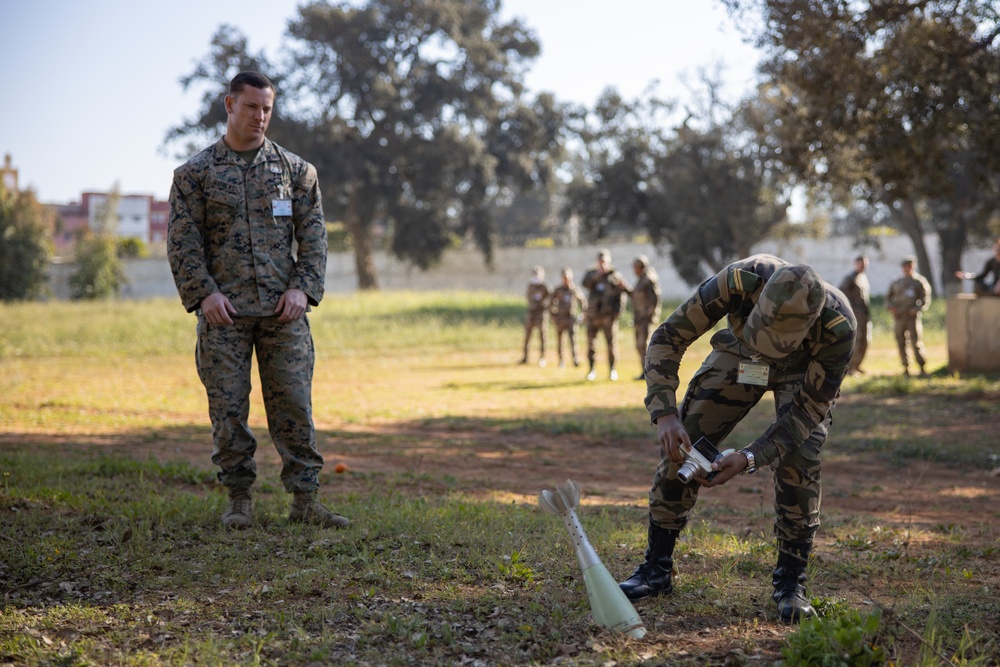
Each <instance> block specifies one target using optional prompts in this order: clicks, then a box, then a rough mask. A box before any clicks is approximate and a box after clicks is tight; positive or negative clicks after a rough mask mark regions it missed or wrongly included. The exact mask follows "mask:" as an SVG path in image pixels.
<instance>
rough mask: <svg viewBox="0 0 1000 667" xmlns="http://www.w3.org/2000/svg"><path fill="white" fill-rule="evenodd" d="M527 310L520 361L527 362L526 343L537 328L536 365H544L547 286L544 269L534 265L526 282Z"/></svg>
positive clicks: (547, 329) (547, 331) (547, 303)
mask: <svg viewBox="0 0 1000 667" xmlns="http://www.w3.org/2000/svg"><path fill="white" fill-rule="evenodd" d="M525 296H526V298H527V300H528V312H527V314H526V316H525V319H524V356H523V357H522V358H521V363H522V364H526V363H528V345H529V344H530V343H531V332H533V331H535V330H536V329H537V330H538V338H539V346H540V348H541V349H540V350H539V353H538V365H539V366H541V367H542V368H544V367H545V344H546V342H547V341H548V335H549V288H548V287H547V286H546V285H545V269H544V268H542V267H540V266H536V267H535V268H534V269H532V270H531V281H530V282H529V283H528V290H527V294H526V295H525Z"/></svg>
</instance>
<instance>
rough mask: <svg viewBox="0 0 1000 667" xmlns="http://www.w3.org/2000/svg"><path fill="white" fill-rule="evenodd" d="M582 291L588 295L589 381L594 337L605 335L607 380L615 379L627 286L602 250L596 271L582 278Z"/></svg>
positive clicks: (594, 375) (593, 376)
mask: <svg viewBox="0 0 1000 667" xmlns="http://www.w3.org/2000/svg"><path fill="white" fill-rule="evenodd" d="M583 287H584V288H585V289H587V290H588V293H587V361H588V362H589V363H590V371H589V372H588V373H587V379H588V380H595V379H597V371H595V370H594V359H595V358H596V357H597V333H598V332H599V331H603V332H604V340H605V341H607V343H608V366H610V372H609V374H608V377H609V378H611V379H612V380H617V379H618V371H617V370H615V363H616V362H617V360H618V317H619V316H620V315H621V312H622V306H623V305H624V302H625V295H626V290H627V289H628V285H627V284H626V283H625V279H624V278H622V274H620V273H618V271H616V270H615V268H614V267H613V266H611V253H610V252H609V251H607V250H601V251H600V252H599V253H597V267H596V268H593V269H591V270H590V271H587V273H586V274H584V276H583Z"/></svg>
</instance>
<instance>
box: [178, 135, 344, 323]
mask: <svg viewBox="0 0 1000 667" xmlns="http://www.w3.org/2000/svg"><path fill="white" fill-rule="evenodd" d="M276 199H291V209H292V210H291V215H290V216H275V215H274V208H273V203H272V202H273V201H274V200H276ZM295 243H297V244H298V248H297V251H296V250H295V249H294V248H293V244H295ZM326 252H327V240H326V222H325V220H324V218H323V205H322V201H321V197H320V191H319V184H318V181H317V177H316V170H315V169H314V168H313V166H312V165H311V164H309V163H308V162H306V161H305V160H303V159H302V158H300V157H298V156H297V155H295V154H293V153H290V152H288V151H286V150H285V149H283V148H281V147H280V146H278V145H277V144H275V143H274V142H272V141H270V140H267V139H265V140H264V144H263V146H261V149H260V151H259V152H258V153H257V156H256V158H255V159H254V161H253V164H251V165H250V166H249V167H248V168H247V167H246V164H245V163H244V162H243V159H242V158H241V157H240V156H238V155H237V154H236V153H234V152H233V151H232V150H231V149H230V148H229V147H228V146H227V145H226V143H225V142H224V141H223V140H221V139H220V140H219V141H218V142H217V143H216V144H215V145H214V146H210V147H208V148H206V149H205V150H203V151H201V152H200V153H198V154H197V155H195V156H194V157H193V158H191V159H190V160H189V161H188V162H186V163H185V164H183V165H181V166H180V167H178V168H177V169H176V170H175V171H174V182H173V186H172V187H171V188H170V222H169V225H168V228H167V257H168V259H169V260H170V269H171V271H172V272H173V274H174V282H175V283H176V284H177V291H178V293H179V294H180V297H181V301H182V302H183V303H184V307H185V308H187V310H188V312H191V311H195V310H197V309H198V308H199V307H200V306H201V302H202V300H203V299H205V297H207V296H209V295H211V294H212V293H214V292H221V293H222V294H224V295H225V296H226V297H227V298H228V299H229V301H230V302H231V303H232V304H233V307H234V308H235V309H236V314H237V315H240V316H249V317H264V316H271V315H274V309H275V308H276V307H277V305H278V299H279V298H281V295H282V294H283V293H284V292H286V291H287V290H289V289H299V290H302V291H303V292H305V294H306V297H307V298H308V300H309V303H310V304H311V305H314V306H315V305H317V304H318V303H319V301H320V299H322V298H323V290H324V281H325V279H326Z"/></svg>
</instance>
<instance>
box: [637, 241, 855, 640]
mask: <svg viewBox="0 0 1000 667" xmlns="http://www.w3.org/2000/svg"><path fill="white" fill-rule="evenodd" d="M722 318H726V320H727V324H728V326H727V327H726V328H724V329H721V330H719V331H717V332H716V333H715V334H714V335H713V336H712V348H713V349H712V352H711V353H710V354H709V355H708V358H707V359H705V361H704V363H703V364H702V366H701V368H700V369H699V370H698V372H697V373H696V374H695V376H694V377H693V379H692V380H691V383H690V385H689V386H688V390H687V394H686V395H685V397H684V402H683V403H682V404H681V405H678V404H677V399H676V392H677V387H678V383H679V381H678V374H677V373H678V368H679V366H680V362H681V357H682V356H683V355H684V352H685V351H686V350H687V348H688V347H689V346H690V345H691V343H693V342H694V341H695V340H696V339H697V338H699V337H700V336H702V335H704V334H705V333H707V332H709V331H711V330H712V329H713V327H714V326H715V325H716V323H717V322H719V320H721V319H722ZM854 327H855V321H854V314H853V313H852V312H851V307H850V304H849V303H848V302H847V298H846V297H845V296H844V295H843V294H842V293H841V292H840V291H839V290H838V289H836V288H835V287H833V286H831V285H829V284H827V283H824V282H823V281H822V280H820V278H819V276H817V275H816V273H815V272H814V271H813V270H812V269H810V268H809V267H807V266H804V265H792V264H789V263H788V262H785V261H784V260H781V259H778V258H777V257H773V256H771V255H755V256H753V257H749V258H747V259H743V260H740V261H738V262H735V263H733V264H731V265H729V266H728V267H726V268H725V269H723V270H722V271H720V272H719V273H718V274H717V275H715V276H713V277H712V278H709V279H708V280H707V281H705V282H704V283H702V285H701V286H700V287H699V288H698V289H697V291H696V292H695V293H694V294H693V295H692V296H691V297H690V298H689V299H688V300H687V301H686V302H685V303H684V304H682V305H681V306H680V307H679V308H678V309H677V310H676V311H674V313H673V314H672V315H670V317H668V318H667V320H666V321H665V322H664V323H663V324H661V325H660V326H659V327H658V328H657V329H656V331H655V332H654V333H653V337H652V340H651V341H650V345H649V350H648V351H647V354H646V385H647V395H646V408H647V409H648V411H649V415H650V418H651V419H652V421H653V423H654V424H656V429H657V439H658V441H659V444H660V448H661V452H662V453H663V459H662V461H661V462H660V464H659V466H658V467H657V469H656V474H655V476H654V477H653V486H652V488H651V489H650V492H649V537H648V548H647V550H646V560H645V562H644V563H643V564H642V565H640V566H639V567H638V568H637V569H636V571H635V573H633V574H632V576H631V577H629V579H627V580H626V581H624V582H622V583H621V588H622V590H623V591H624V592H625V594H626V595H627V596H628V597H629V599H632V600H638V599H642V598H644V597H647V596H650V595H659V594H665V593H670V592H671V590H672V589H673V586H672V579H671V571H672V567H673V551H674V545H675V543H676V541H677V537H678V535H679V533H680V531H681V530H682V529H683V528H684V526H685V524H686V523H687V520H688V516H689V515H690V513H691V510H692V508H693V507H694V505H695V502H696V501H697V499H698V490H699V488H700V487H701V486H705V487H712V486H718V485H719V484H724V483H726V482H727V481H729V480H730V479H732V478H733V477H734V476H735V475H737V474H739V473H741V472H743V473H752V472H754V471H755V470H757V469H758V468H763V467H770V468H771V470H772V471H773V473H774V509H775V521H774V532H775V534H776V536H777V540H778V564H777V567H776V568H775V570H774V575H773V579H772V584H773V587H774V593H773V596H772V597H773V599H774V601H775V602H777V604H778V612H779V614H780V616H781V618H782V619H783V620H784V621H786V622H792V621H798V620H799V619H800V618H802V617H805V616H809V615H812V614H813V613H814V612H813V609H812V607H811V606H810V605H809V602H808V598H807V597H806V594H805V587H804V583H805V576H806V575H805V570H806V564H807V559H808V557H809V554H810V552H811V550H812V543H813V536H814V535H815V533H816V530H817V529H818V528H819V517H820V470H821V468H822V464H821V462H820V449H821V447H822V446H823V442H824V441H825V440H826V436H827V432H828V430H829V428H830V424H831V421H832V410H833V406H834V402H835V400H836V398H837V396H838V394H839V392H840V385H841V382H842V381H843V379H844V376H845V375H846V374H847V367H848V364H849V363H850V360H851V352H852V350H853V347H854ZM767 392H772V393H773V394H774V403H775V421H774V422H773V423H772V424H771V425H770V426H769V427H768V428H767V430H766V431H765V432H764V433H763V434H762V435H761V436H760V437H758V438H757V439H756V440H754V441H753V442H752V443H750V444H749V445H747V446H746V447H744V448H743V449H741V450H740V451H738V452H734V453H731V454H729V455H728V456H726V457H724V458H723V459H721V460H720V461H719V462H717V463H716V464H714V466H713V468H716V469H717V470H718V472H717V474H716V476H715V477H714V478H713V479H712V480H711V481H707V480H706V479H704V478H695V479H692V480H691V481H690V483H688V484H685V483H683V482H681V480H680V479H679V478H678V477H677V470H678V467H679V464H681V463H682V462H683V461H684V460H685V456H684V451H685V450H690V448H691V443H692V442H694V441H696V440H697V439H698V438H700V437H703V436H704V437H705V438H707V439H708V440H709V441H711V442H712V443H713V444H715V445H716V446H718V447H719V449H720V450H722V449H723V447H722V446H721V443H722V442H723V441H724V440H725V439H726V437H727V436H728V435H729V434H730V432H732V430H733V428H734V427H735V426H736V424H737V423H739V421H740V420H742V419H743V418H744V417H745V416H746V415H747V413H749V412H750V410H751V408H753V406H754V405H756V404H757V402H758V401H760V399H761V398H762V397H763V396H764V394H765V393H767Z"/></svg>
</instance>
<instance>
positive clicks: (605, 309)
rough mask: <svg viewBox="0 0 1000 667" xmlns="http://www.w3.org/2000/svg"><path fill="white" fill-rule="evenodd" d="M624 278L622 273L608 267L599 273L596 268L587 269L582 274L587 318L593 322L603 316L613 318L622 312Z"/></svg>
mask: <svg viewBox="0 0 1000 667" xmlns="http://www.w3.org/2000/svg"><path fill="white" fill-rule="evenodd" d="M624 283H625V279H624V278H622V274H620V273H618V272H617V271H615V270H614V269H613V268H609V269H608V272H607V273H605V274H601V273H600V272H599V271H598V270H597V269H591V270H590V271H587V273H586V274H584V276H583V286H584V287H585V288H586V289H587V290H588V292H589V293H588V295H587V318H588V319H589V320H591V321H593V322H597V321H600V320H602V319H604V318H610V319H615V318H617V317H618V316H619V315H620V314H621V312H622V306H623V305H624V302H625V290H624V289H623V288H622V285H624Z"/></svg>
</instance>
